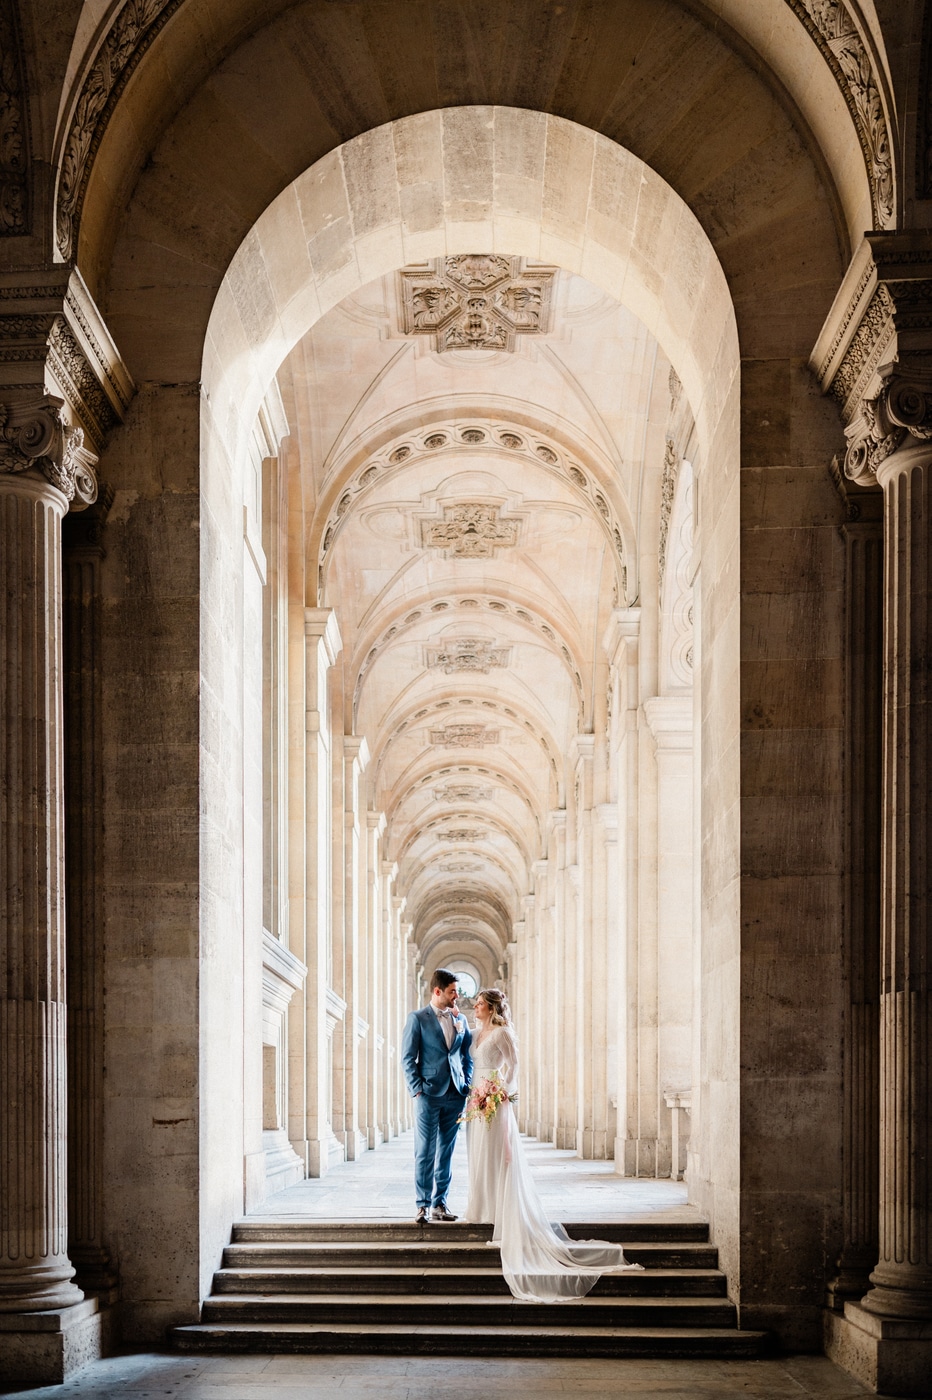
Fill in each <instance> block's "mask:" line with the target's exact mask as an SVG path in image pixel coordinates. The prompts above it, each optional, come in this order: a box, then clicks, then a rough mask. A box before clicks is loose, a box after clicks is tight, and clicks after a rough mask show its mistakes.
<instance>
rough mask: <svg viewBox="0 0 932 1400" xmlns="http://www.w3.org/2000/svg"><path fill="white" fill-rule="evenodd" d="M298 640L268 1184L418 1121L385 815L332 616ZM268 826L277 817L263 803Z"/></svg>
mask: <svg viewBox="0 0 932 1400" xmlns="http://www.w3.org/2000/svg"><path fill="white" fill-rule="evenodd" d="M296 645H297V646H303V651H304V666H303V686H302V687H300V689H299V691H298V693H295V692H294V691H292V693H291V694H290V695H289V706H290V708H291V710H292V711H293V714H292V717H291V726H290V729H291V733H292V743H291V744H290V745H289V746H288V747H287V749H285V750H283V751H282V752H281V753H280V757H279V761H280V762H281V763H283V764H284V765H286V766H287V773H286V774H285V776H284V779H283V781H282V782H281V783H280V784H278V785H276V789H275V790H276V791H277V792H278V794H279V800H280V801H287V802H288V805H289V812H290V828H291V830H290V841H289V844H288V846H287V847H285V848H283V850H282V852H281V859H282V860H283V862H285V863H286V870H285V871H284V873H283V875H282V880H281V883H283V884H287V886H288V889H289V899H288V902H287V915H288V917H287V937H286V936H285V929H284V928H283V929H282V930H281V936H280V937H278V938H276V937H274V936H273V934H272V933H271V932H270V931H268V930H266V932H265V949H266V951H265V956H264V1015H263V1045H264V1054H265V1056H266V1057H267V1061H268V1066H269V1067H268V1071H267V1074H266V1076H265V1080H264V1086H263V1133H264V1147H265V1151H266V1157H267V1163H268V1175H267V1180H266V1183H265V1185H264V1187H263V1188H262V1189H263V1193H264V1192H266V1191H268V1190H274V1189H281V1188H282V1187H283V1186H287V1185H290V1184H291V1183H292V1182H294V1181H296V1180H299V1179H301V1178H302V1177H304V1176H323V1175H325V1174H326V1172H327V1171H328V1169H329V1168H330V1167H331V1166H333V1165H334V1164H335V1163H337V1162H341V1161H353V1160H355V1159H357V1158H358V1157H359V1156H360V1155H361V1153H363V1152H365V1151H367V1150H368V1149H370V1148H374V1147H377V1146H379V1144H381V1143H383V1142H387V1141H389V1140H390V1139H391V1138H393V1137H395V1136H396V1135H397V1134H398V1133H400V1132H402V1131H403V1130H404V1129H405V1128H406V1127H408V1126H410V1124H411V1121H412V1118H411V1110H410V1101H409V1098H408V1095H407V1093H406V1091H405V1090H404V1086H403V1080H402V1076H401V1030H402V1027H403V1025H404V1021H405V1017H406V1015H407V1013H408V1011H409V1010H410V1009H411V1007H412V1006H413V1005H414V1004H415V1001H414V998H415V997H416V996H417V975H416V967H415V960H414V955H413V954H414V950H413V944H412V943H411V942H410V939H409V936H408V935H409V928H408V925H407V924H406V922H405V920H404V911H405V901H404V899H403V898H401V897H400V896H399V895H398V893H397V889H396V881H397V867H396V866H395V865H394V864H393V863H392V862H390V861H388V860H387V859H386V858H385V818H384V815H383V814H382V813H380V812H377V811H373V810H372V809H370V808H369V807H368V806H367V801H366V767H367V764H368V761H369V749H368V745H367V742H366V739H365V738H364V737H362V736H358V735H354V734H344V733H343V731H342V722H341V717H342V712H343V705H342V691H341V685H340V679H341V678H340V669H339V667H340V656H341V651H342V641H341V638H340V632H339V625H338V622H337V618H336V615H335V613H334V612H333V611H332V610H330V609H315V608H308V609H306V610H305V612H304V635H303V637H301V638H300V639H298V642H297V643H295V639H294V638H292V639H291V641H290V647H291V649H292V650H294V649H295V646H296ZM286 657H287V649H286V651H285V653H284V654H283V658H282V659H283V660H285V659H286ZM269 693H270V694H273V693H274V687H272V688H271V690H270V692H269ZM296 733H297V734H298V735H299V742H298V743H297V744H296V743H294V742H293V740H294V736H295V734H296ZM286 794H287V796H286ZM266 822H267V823H272V824H274V823H275V822H276V812H275V810H274V805H272V806H270V805H269V802H268V799H267V806H266ZM268 874H269V872H268V871H267V872H266V876H267V878H268ZM286 964H287V967H288V971H287V972H285V971H283V969H284V967H285V965H286ZM276 1003H277V1004H278V1006H279V1012H278V1015H277V1016H276V1015H275V1014H273V1012H274V1005H275V1004H276Z"/></svg>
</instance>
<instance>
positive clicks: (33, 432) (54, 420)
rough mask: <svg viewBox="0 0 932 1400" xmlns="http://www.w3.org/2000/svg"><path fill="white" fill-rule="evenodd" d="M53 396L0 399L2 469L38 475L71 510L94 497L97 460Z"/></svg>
mask: <svg viewBox="0 0 932 1400" xmlns="http://www.w3.org/2000/svg"><path fill="white" fill-rule="evenodd" d="M64 406H65V405H64V401H63V400H62V399H57V398H55V397H54V395H52V394H43V395H41V396H31V397H29V398H23V399H15V400H12V401H9V400H6V401H0V473H2V474H4V475H8V476H20V475H24V474H27V473H28V474H29V475H31V476H33V477H36V476H42V477H44V478H45V480H46V481H47V482H48V483H49V485H50V486H54V487H55V489H56V491H60V492H61V494H62V495H63V496H64V498H65V500H66V501H68V502H70V503H71V505H72V508H73V509H75V510H83V509H84V508H85V507H86V506H90V505H93V503H94V501H96V499H97V477H96V475H95V473H94V468H95V467H96V465H97V458H96V456H95V455H94V453H93V452H89V451H88V449H87V448H86V447H85V446H84V429H83V428H75V427H71V426H70V425H69V423H68V422H67V420H66V419H65V417H64V414H63V413H62V409H63V408H64Z"/></svg>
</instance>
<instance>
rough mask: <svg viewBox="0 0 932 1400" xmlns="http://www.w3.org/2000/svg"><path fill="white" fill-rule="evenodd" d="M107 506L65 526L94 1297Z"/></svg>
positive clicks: (71, 867)
mask: <svg viewBox="0 0 932 1400" xmlns="http://www.w3.org/2000/svg"><path fill="white" fill-rule="evenodd" d="M108 503H109V502H103V501H98V502H97V504H96V505H95V506H93V507H92V508H91V509H90V510H87V511H82V512H80V513H74V512H72V513H71V514H70V515H68V516H67V517H66V520H65V528H64V533H63V563H62V583H63V590H62V621H63V627H62V640H63V648H64V773H65V790H66V794H67V801H66V804H65V913H66V923H67V931H68V932H67V957H66V981H67V988H68V1226H69V1228H68V1253H69V1255H70V1257H71V1260H72V1263H73V1264H74V1266H75V1268H76V1269H77V1276H78V1279H79V1281H80V1283H81V1285H82V1286H83V1287H85V1288H88V1289H92V1290H93V1291H94V1292H96V1293H101V1292H107V1291H109V1290H110V1289H111V1288H113V1286H114V1284H115V1282H116V1275H115V1272H114V1269H113V1266H112V1262H111V1259H110V1255H109V1253H108V1252H107V1250H106V1248H105V1247H104V1243H103V1221H102V1209H103V1199H102V1198H103V1160H102V1152H103V1096H104V1053H103V1052H104V1045H103V1029H104V1028H103V1010H104V978H103V932H104V910H103V900H102V895H101V884H100V880H99V878H98V863H99V859H100V849H101V846H102V842H103V805H104V804H103V717H102V714H101V695H100V641H101V637H100V631H101V626H100V624H101V617H100V607H101V599H100V564H101V560H102V558H103V555H104V551H103V549H102V547H101V543H100V539H101V531H102V527H103V520H104V519H105V517H106V513H107V504H108Z"/></svg>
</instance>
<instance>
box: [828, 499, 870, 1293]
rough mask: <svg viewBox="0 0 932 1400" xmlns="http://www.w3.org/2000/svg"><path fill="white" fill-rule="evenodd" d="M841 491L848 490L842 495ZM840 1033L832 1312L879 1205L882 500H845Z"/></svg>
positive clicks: (860, 1289) (852, 1284)
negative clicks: (837, 1231)
mask: <svg viewBox="0 0 932 1400" xmlns="http://www.w3.org/2000/svg"><path fill="white" fill-rule="evenodd" d="M849 489H850V488H849ZM845 502H846V508H847V514H848V519H847V521H846V523H845V524H844V526H843V527H842V535H843V537H844V541H845V598H846V616H845V861H844V868H845V882H846V898H845V977H846V982H847V986H848V1005H847V1007H846V1017H845V1019H846V1025H845V1059H844V1123H843V1146H842V1151H843V1160H842V1172H843V1177H842V1228H843V1232H844V1233H843V1243H842V1249H841V1253H840V1255H839V1257H838V1272H837V1273H836V1275H835V1277H834V1278H833V1279H832V1281H831V1282H830V1284H829V1286H828V1299H827V1301H828V1305H829V1307H831V1308H834V1309H835V1310H836V1311H840V1310H841V1309H842V1308H843V1307H844V1303H845V1301H846V1300H847V1299H850V1298H860V1297H861V1295H862V1294H863V1293H864V1292H865V1291H866V1290H867V1288H868V1286H869V1274H870V1271H871V1268H872V1266H873V1265H874V1263H875V1262H876V1260H877V1253H878V1242H877V1223H878V1217H879V1210H880V1202H879V1195H878V1192H879V1166H880V1164H879V1156H878V1143H879V1132H880V1128H879V1111H880V1105H879V1082H878V1081H879V1073H880V1038H879V1019H880V1009H879V1005H878V1002H879V996H880V849H881V770H882V744H881V735H882V708H883V588H884V584H883V499H882V497H881V495H880V492H878V491H874V492H871V493H867V492H860V491H857V492H856V495H855V496H853V497H852V496H850V495H846V496H845Z"/></svg>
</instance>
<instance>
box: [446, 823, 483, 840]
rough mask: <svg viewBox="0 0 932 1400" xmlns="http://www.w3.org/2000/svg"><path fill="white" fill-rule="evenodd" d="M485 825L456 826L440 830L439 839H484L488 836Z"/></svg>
mask: <svg viewBox="0 0 932 1400" xmlns="http://www.w3.org/2000/svg"><path fill="white" fill-rule="evenodd" d="M488 834H489V833H488V832H487V831H486V829H485V827H482V826H454V827H450V829H449V830H448V831H438V832H437V839H438V840H440V841H484V840H485V838H486V837H487V836H488Z"/></svg>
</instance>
